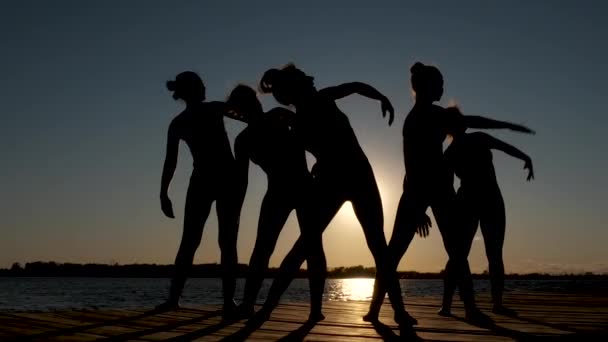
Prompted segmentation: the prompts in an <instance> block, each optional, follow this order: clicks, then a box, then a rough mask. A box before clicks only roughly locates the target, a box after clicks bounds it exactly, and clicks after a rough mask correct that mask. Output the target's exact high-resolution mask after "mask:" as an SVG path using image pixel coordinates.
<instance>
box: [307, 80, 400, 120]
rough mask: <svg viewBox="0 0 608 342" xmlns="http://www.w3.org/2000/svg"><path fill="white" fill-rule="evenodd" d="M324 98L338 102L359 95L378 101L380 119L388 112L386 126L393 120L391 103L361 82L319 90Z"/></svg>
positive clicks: (393, 113)
mask: <svg viewBox="0 0 608 342" xmlns="http://www.w3.org/2000/svg"><path fill="white" fill-rule="evenodd" d="M319 92H320V93H322V94H323V95H324V96H327V97H329V98H331V99H332V100H338V99H341V98H343V97H346V96H349V95H352V94H359V95H361V96H365V97H367V98H370V99H374V100H378V101H380V102H381V109H382V117H383V118H384V117H386V113H387V112H388V115H389V116H388V125H389V126H390V125H391V124H392V123H393V120H394V119H395V110H394V109H393V105H392V104H391V101H389V100H388V98H387V97H386V96H384V95H382V93H380V92H379V91H378V90H376V88H374V87H372V86H370V85H369V84H365V83H362V82H350V83H344V84H341V85H338V86H335V87H327V88H324V89H321V90H320V91H319Z"/></svg>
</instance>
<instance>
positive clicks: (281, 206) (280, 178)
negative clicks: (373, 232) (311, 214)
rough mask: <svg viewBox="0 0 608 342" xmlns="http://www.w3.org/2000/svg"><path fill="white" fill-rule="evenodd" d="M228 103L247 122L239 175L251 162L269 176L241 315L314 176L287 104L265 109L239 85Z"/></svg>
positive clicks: (238, 147) (237, 148) (238, 149)
mask: <svg viewBox="0 0 608 342" xmlns="http://www.w3.org/2000/svg"><path fill="white" fill-rule="evenodd" d="M226 104H227V105H228V106H229V107H230V109H231V110H232V111H234V112H236V113H237V114H238V115H239V116H240V117H241V118H242V120H243V121H245V122H247V123H248V126H247V128H245V129H244V130H243V131H242V132H241V133H240V134H239V135H238V136H237V138H236V140H235V144H234V153H235V159H236V163H237V170H238V171H237V172H238V178H239V179H244V180H245V181H246V180H247V176H248V169H249V160H250V159H251V161H252V162H254V163H255V164H257V165H259V166H260V167H261V168H262V170H264V172H265V173H266V176H267V177H268V190H267V191H266V194H265V195H264V199H263V200H262V208H261V210H260V218H259V222H258V232H257V238H256V242H255V247H254V249H253V254H252V255H251V259H250V261H249V274H248V275H247V281H246V283H245V294H244V298H243V303H242V304H241V306H240V308H239V309H240V310H239V311H241V314H244V315H245V316H250V315H251V314H253V310H254V304H255V300H256V298H257V295H258V292H259V291H260V288H261V286H262V282H263V280H264V273H265V272H266V270H267V269H268V261H269V260H270V256H271V255H272V253H273V251H274V249H275V246H276V243H277V240H278V238H279V233H280V232H281V230H282V229H283V226H284V225H285V222H286V221H287V218H288V217H289V214H290V213H291V211H292V210H294V209H296V214H297V215H298V217H299V216H300V209H299V208H300V207H301V205H302V203H303V201H304V200H305V198H304V193H305V190H306V188H307V187H308V186H309V184H310V181H311V179H310V178H311V176H310V174H309V172H308V167H307V166H306V154H305V151H304V148H303V147H302V146H301V145H300V144H299V143H298V142H297V140H296V139H295V137H294V134H293V132H291V128H290V126H289V122H290V121H291V120H293V116H294V115H295V114H294V113H293V112H291V111H289V110H287V109H285V108H280V107H277V108H274V109H271V110H270V111H268V112H267V113H264V111H263V109H262V104H261V103H260V101H259V100H258V98H257V95H256V92H255V90H253V89H252V88H250V87H248V86H245V85H239V86H237V87H236V88H235V89H234V90H233V91H232V92H231V94H230V96H229V98H228V101H227V102H226ZM241 184H242V188H241V190H240V196H239V197H240V199H241V201H242V200H243V199H244V196H245V192H246V188H247V183H246V182H245V183H241Z"/></svg>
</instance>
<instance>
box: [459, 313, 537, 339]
mask: <svg viewBox="0 0 608 342" xmlns="http://www.w3.org/2000/svg"><path fill="white" fill-rule="evenodd" d="M452 318H454V319H456V320H458V321H461V322H464V323H468V324H470V325H473V326H476V327H478V328H482V329H487V330H490V331H491V332H493V333H494V334H496V335H500V336H505V337H509V338H512V339H514V340H516V341H536V340H537V339H538V336H535V335H533V334H530V333H526V332H523V331H518V330H513V329H509V328H505V327H501V326H499V325H497V324H496V323H495V322H493V321H492V322H487V323H477V322H475V321H471V320H468V319H465V318H462V317H458V316H452Z"/></svg>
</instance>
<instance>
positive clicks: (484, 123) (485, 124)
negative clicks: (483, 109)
mask: <svg viewBox="0 0 608 342" xmlns="http://www.w3.org/2000/svg"><path fill="white" fill-rule="evenodd" d="M464 120H465V125H466V126H467V127H468V128H481V129H492V128H494V129H497V128H502V129H505V128H506V129H510V130H512V131H516V132H522V133H529V134H535V132H534V131H533V130H531V129H529V128H528V127H525V126H522V125H517V124H513V123H510V122H504V121H498V120H494V119H489V118H486V117H483V116H476V115H465V116H464Z"/></svg>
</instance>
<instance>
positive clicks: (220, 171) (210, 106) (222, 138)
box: [171, 102, 234, 177]
mask: <svg viewBox="0 0 608 342" xmlns="http://www.w3.org/2000/svg"><path fill="white" fill-rule="evenodd" d="M222 105H223V104H222V103H219V102H203V103H200V104H196V105H194V106H192V108H187V109H186V110H184V111H183V112H182V113H181V114H179V115H178V116H177V117H176V118H175V119H174V120H173V122H172V123H171V126H172V127H173V129H175V132H176V133H177V135H178V137H179V138H180V139H182V140H183V141H184V142H185V143H186V145H188V148H189V150H190V153H191V154H192V160H193V164H194V171H196V172H201V173H203V174H207V175H213V176H218V177H221V176H222V175H224V174H225V172H226V171H229V170H230V169H231V168H232V167H233V166H234V157H233V155H232V150H231V149H230V142H229V140H228V134H227V133H226V128H225V126H224V115H223V111H222V109H221V108H222V107H221V106H222Z"/></svg>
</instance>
